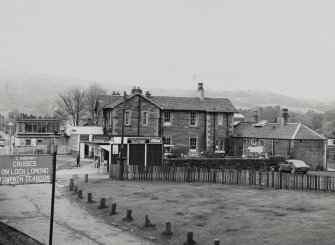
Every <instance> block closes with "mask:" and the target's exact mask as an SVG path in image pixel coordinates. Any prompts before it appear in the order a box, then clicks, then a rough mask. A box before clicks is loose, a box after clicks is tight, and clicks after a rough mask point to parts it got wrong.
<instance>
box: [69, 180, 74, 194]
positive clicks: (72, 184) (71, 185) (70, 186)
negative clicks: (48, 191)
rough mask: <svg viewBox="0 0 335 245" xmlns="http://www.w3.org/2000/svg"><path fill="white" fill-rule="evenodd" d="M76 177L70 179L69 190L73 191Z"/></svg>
mask: <svg viewBox="0 0 335 245" xmlns="http://www.w3.org/2000/svg"><path fill="white" fill-rule="evenodd" d="M73 186H74V179H70V184H69V190H70V191H73Z"/></svg>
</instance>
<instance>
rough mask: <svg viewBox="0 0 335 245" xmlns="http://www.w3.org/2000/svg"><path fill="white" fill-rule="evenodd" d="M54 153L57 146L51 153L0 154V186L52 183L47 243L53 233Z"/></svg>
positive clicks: (55, 153)
mask: <svg viewBox="0 0 335 245" xmlns="http://www.w3.org/2000/svg"><path fill="white" fill-rule="evenodd" d="M56 155H57V147H54V152H53V155H8V156H0V163H1V164H0V186H1V185H25V184H40V183H52V195H51V215H50V216H51V217H50V234H49V245H52V233H53V219H54V201H55V180H56ZM51 163H52V164H51Z"/></svg>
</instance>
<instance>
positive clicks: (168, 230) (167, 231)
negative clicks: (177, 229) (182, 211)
mask: <svg viewBox="0 0 335 245" xmlns="http://www.w3.org/2000/svg"><path fill="white" fill-rule="evenodd" d="M163 235H166V236H169V235H172V232H171V223H170V221H167V222H165V231H164V232H163Z"/></svg>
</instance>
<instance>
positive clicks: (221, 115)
mask: <svg viewBox="0 0 335 245" xmlns="http://www.w3.org/2000/svg"><path fill="white" fill-rule="evenodd" d="M218 125H223V113H219V114H218Z"/></svg>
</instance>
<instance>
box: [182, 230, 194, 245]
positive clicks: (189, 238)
mask: <svg viewBox="0 0 335 245" xmlns="http://www.w3.org/2000/svg"><path fill="white" fill-rule="evenodd" d="M194 244H195V241H194V240H193V232H192V231H188V232H187V234H186V242H184V245H194Z"/></svg>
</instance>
